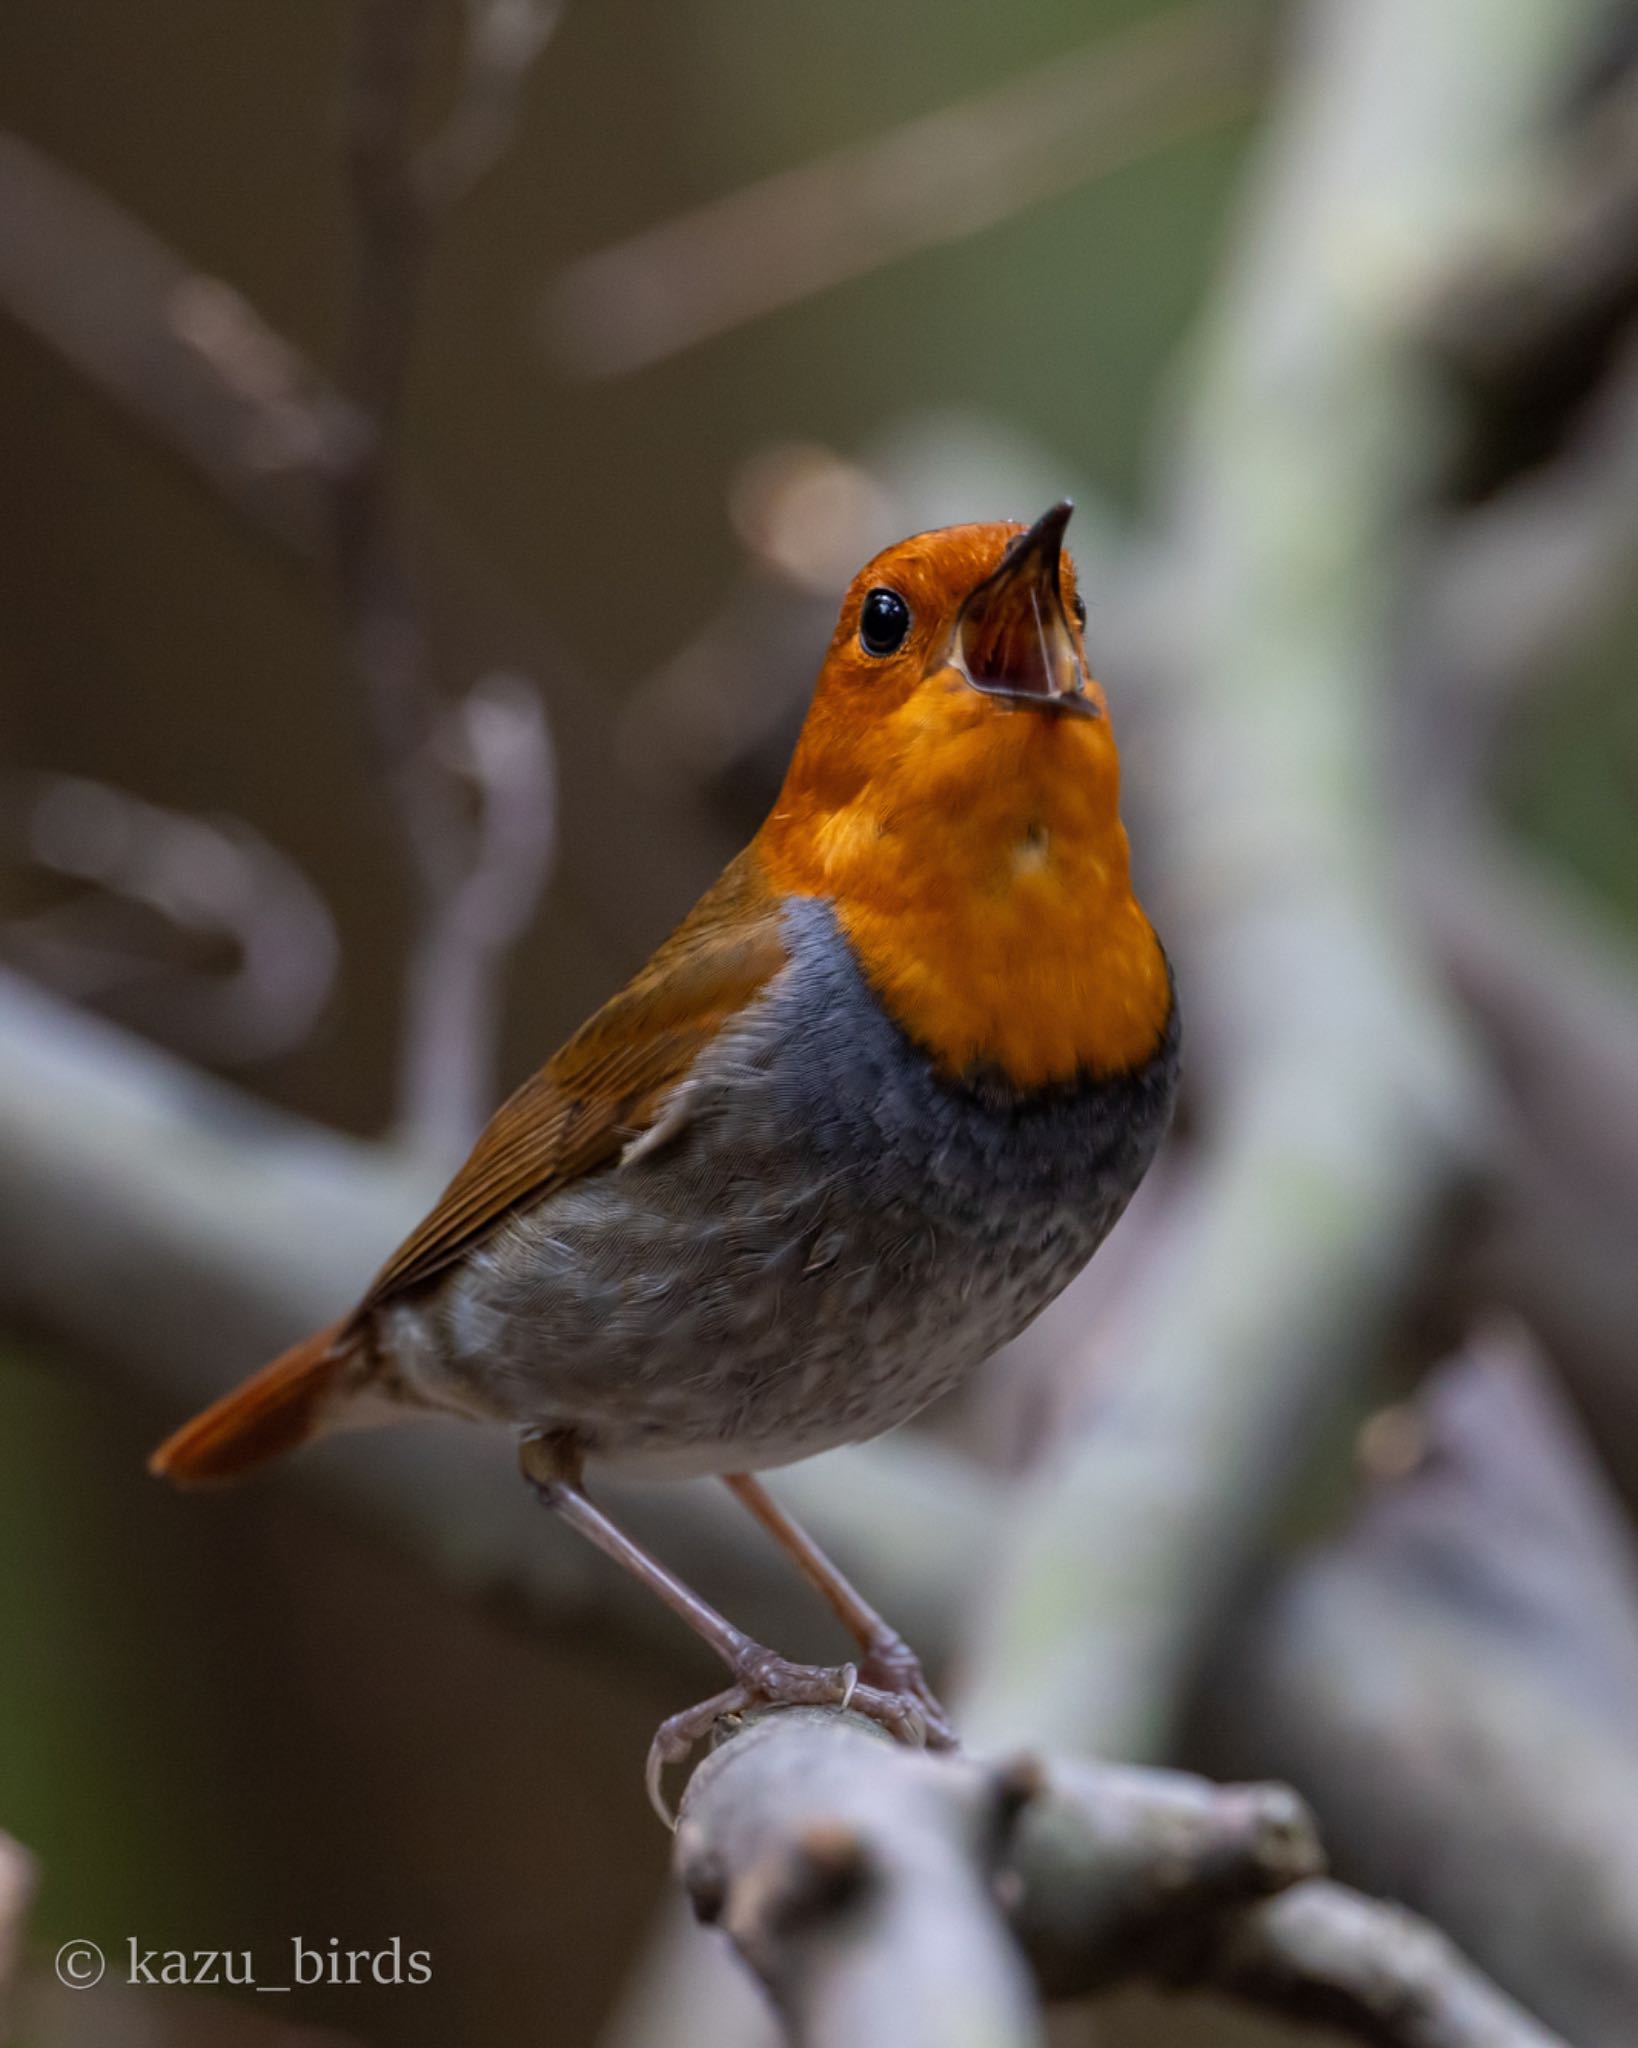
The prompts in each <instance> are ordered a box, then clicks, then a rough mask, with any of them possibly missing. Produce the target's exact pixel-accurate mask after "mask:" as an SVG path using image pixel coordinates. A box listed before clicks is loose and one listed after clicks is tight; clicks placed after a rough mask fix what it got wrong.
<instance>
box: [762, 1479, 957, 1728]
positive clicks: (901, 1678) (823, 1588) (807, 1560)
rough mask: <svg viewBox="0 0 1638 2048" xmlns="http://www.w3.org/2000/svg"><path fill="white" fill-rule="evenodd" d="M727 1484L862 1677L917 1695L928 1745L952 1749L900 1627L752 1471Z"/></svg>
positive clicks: (944, 1719)
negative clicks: (802, 1582) (840, 1635)
mask: <svg viewBox="0 0 1638 2048" xmlns="http://www.w3.org/2000/svg"><path fill="white" fill-rule="evenodd" d="M723 1484H724V1485H725V1486H726V1487H727V1488H728V1491H729V1492H730V1493H731V1494H733V1495H734V1497H735V1498H736V1499H737V1500H740V1501H743V1502H744V1504H745V1506H746V1507H748V1508H749V1509H750V1511H751V1513H752V1514H753V1515H755V1516H756V1518H757V1520H758V1521H759V1522H760V1523H761V1524H762V1526H763V1528H764V1529H766V1530H767V1532H768V1534H769V1535H770V1536H772V1538H773V1539H774V1541H775V1542H776V1543H777V1544H778V1545H779V1547H780V1549H781V1550H783V1551H784V1552H785V1554H786V1556H787V1557H789V1558H790V1560H791V1561H792V1563H793V1564H794V1565H795V1566H796V1568H797V1570H798V1571H799V1572H800V1573H801V1574H802V1576H803V1578H805V1579H806V1580H807V1581H808V1583H809V1585H811V1586H812V1587H814V1588H815V1590H816V1591H817V1592H818V1593H819V1594H820V1595H821V1596H822V1597H823V1599H824V1600H825V1603H826V1605H827V1606H828V1607H829V1608H830V1611H831V1612H832V1614H834V1615H835V1616H836V1619H837V1620H838V1621H839V1622H840V1623H841V1624H842V1626H843V1628H845V1629H846V1630H847V1632H848V1634H849V1635H850V1636H852V1638H853V1640H854V1641H855V1642H856V1643H857V1644H858V1646H859V1648H860V1649H861V1650H862V1651H863V1652H864V1655H863V1657H862V1658H861V1660H860V1663H859V1678H860V1681H861V1682H862V1683H863V1684H865V1685H869V1686H874V1687H875V1688H877V1689H878V1690H879V1691H882V1692H896V1693H902V1694H904V1695H905V1696H906V1697H907V1698H909V1699H913V1700H914V1701H915V1703H916V1705H917V1707H918V1708H919V1709H920V1710H921V1716H922V1719H923V1720H924V1721H925V1723H926V1724H927V1741H928V1745H929V1747H930V1748H933V1749H954V1748H955V1747H956V1732H955V1728H954V1726H953V1725H952V1723H951V1720H950V1717H949V1715H948V1714H947V1713H946V1712H945V1710H944V1708H943V1706H942V1705H941V1704H940V1703H939V1700H938V1696H937V1695H936V1694H935V1693H934V1691H933V1689H932V1687H931V1686H930V1685H929V1684H928V1683H927V1677H926V1674H925V1672H923V1670H922V1668H921V1659H920V1658H919V1657H918V1656H917V1655H916V1653H915V1651H914V1650H912V1649H911V1647H910V1645H909V1644H908V1643H907V1642H906V1641H905V1640H904V1638H903V1636H901V1635H900V1634H899V1632H898V1630H897V1629H896V1628H894V1627H893V1626H892V1625H891V1624H890V1623H889V1622H887V1621H886V1620H884V1619H883V1617H882V1616H881V1615H880V1614H878V1613H877V1612H876V1610H875V1608H874V1607H872V1606H871V1604H870V1602H869V1601H868V1600H867V1599H866V1598H865V1597H864V1595H863V1594H862V1593H861V1592H860V1591H859V1590H858V1588H857V1587H856V1586H854V1585H853V1584H852V1582H851V1581H850V1580H848V1579H846V1578H844V1577H843V1575H842V1573H841V1571H840V1570H839V1569H838V1567H837V1566H836V1565H835V1564H833V1563H832V1562H831V1560H830V1559H829V1558H828V1557H827V1556H826V1555H825V1553H824V1552H823V1551H822V1550H821V1549H820V1548H819V1546H818V1544H817V1543H815V1542H814V1540H813V1538H812V1537H811V1536H810V1535H809V1534H808V1532H807V1530H806V1529H804V1528H803V1527H802V1525H801V1523H800V1522H797V1521H795V1520H794V1519H793V1518H792V1517H791V1516H790V1515H788V1514H787V1513H786V1512H785V1510H784V1509H783V1508H782V1507H781V1506H780V1505H779V1503H778V1501H776V1500H775V1499H774V1497H773V1495H772V1494H771V1493H770V1492H769V1491H768V1489H767V1488H766V1487H765V1486H764V1485H763V1484H762V1482H761V1480H760V1479H755V1478H753V1477H752V1476H751V1474H750V1473H749V1472H728V1473H725V1474H724V1475H723Z"/></svg>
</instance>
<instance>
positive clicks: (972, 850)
mask: <svg viewBox="0 0 1638 2048" xmlns="http://www.w3.org/2000/svg"><path fill="white" fill-rule="evenodd" d="M942 715H943V718H944V723H945V726H946V727H947V728H948V729H947V730H941V731H940V733H939V734H938V736H937V744H936V746H931V747H930V746H929V745H928V744H927V735H926V733H925V732H921V733H919V734H918V735H917V739H918V744H917V745H916V746H915V747H914V748H907V749H906V752H905V755H904V756H903V758H906V759H913V760H914V762H915V772H914V774H900V775H897V776H895V775H890V774H889V775H883V774H877V775H872V776H870V777H868V778H866V779H864V780H863V782H862V783H861V784H860V785H859V786H856V787H855V788H854V789H853V790H851V791H850V792H848V793H847V794H846V795H845V796H844V797H842V799H841V800H840V801H836V802H833V803H830V804H825V803H821V802H817V801H815V800H814V795H815V793H814V792H813V791H811V790H809V791H804V789H803V787H802V784H801V779H800V777H798V778H796V783H795V786H794V787H791V788H788V789H787V792H786V796H785V798H783V799H782V801H781V803H780V805H779V806H778V807H777V808H776V809H775V811H774V814H773V816H772V817H771V818H770V819H769V821H768V824H767V825H766V826H765V827H764V829H763V833H762V836H761V840H760V842H759V844H760V851H761V853H762V857H763V860H764V861H765V863H766V865H767V870H768V874H769V877H770V879H771V880H772V881H773V883H774V885H775V887H776V888H779V889H781V890H788V891H791V892H793V893H796V894H799V895H812V896H822V897H825V898H827V899H829V900H830V901H831V902H833V903H834V904H835V906H836V911H837V916H838V920H839V922H840V924H841V926H842V929H843V930H844V931H845V932H846V933H847V935H848V938H849V940H850V941H851V942H852V945H853V947H854V950H855V953H856V954H857V956H858V959H859V963H860V965H861V967H862V968H863V970H864V972H865V974H866V976H867V977H868V978H869V980H870V982H871V985H872V986H873V987H874V988H875V990H876V992H877V993H878V995H879V996H880V997H881V999H882V1001H883V1003H884V1005H885V1006H886V1008H887V1009H888V1011H889V1012H890V1013H891V1014H892V1016H893V1017H894V1018H895V1019H896V1020H897V1021H898V1022H899V1023H900V1024H901V1025H902V1026H903V1027H904V1029H905V1030H906V1031H907V1032H908V1033H909V1034H910V1035H911V1037H913V1038H914V1039H915V1040H916V1041H917V1042H918V1043H919V1044H921V1045H922V1046H924V1047H925V1048H926V1049H927V1051H928V1052H929V1053H930V1054H931V1055H932V1056H933V1058H934V1059H935V1060H936V1061H937V1063H938V1065H939V1066H940V1067H941V1068H942V1069H943V1070H944V1071H946V1072H948V1073H951V1074H959V1073H963V1072H966V1071H968V1070H970V1069H972V1068H974V1067H977V1066H988V1067H993V1068H997V1069H999V1070H1000V1071H1001V1072H1002V1073H1003V1074H1005V1075H1006V1077H1007V1078H1008V1079H1009V1080H1010V1081H1011V1082H1013V1084H1014V1085H1015V1086H1017V1087H1020V1088H1035V1087H1041V1086H1044V1085H1047V1084H1050V1083H1052V1082H1055V1081H1064V1080H1068V1079H1070V1078H1071V1077H1072V1076H1074V1075H1075V1074H1077V1073H1084V1072H1090V1073H1093V1074H1100V1075H1106V1074H1112V1073H1118V1072H1122V1071H1124V1070H1127V1069H1129V1068H1132V1067H1135V1066H1138V1065H1140V1064H1141V1063H1142V1062H1143V1061H1145V1060H1146V1059H1148V1058H1149V1057H1150V1056H1151V1055H1152V1054H1153V1053H1154V1051H1155V1050H1156V1048H1157V1047H1158V1045H1159V1043H1160V1040H1161V1037H1162V1034H1163V1032H1164V1029H1165V1025H1166V1020H1167V1015H1168V1012H1169V1009H1170V1004H1171V991H1170V982H1169V978H1168V975H1167V971H1166V964H1165V959H1164V956H1163V955H1162V952H1161V949H1160V945H1159V942H1158V940H1157V939H1156V937H1155V934H1154V931H1153V929H1152V927H1151V926H1150V924H1149V921H1148V919H1147V918H1146V917H1145V915H1144V913H1143V911H1142V909H1141V908H1140V906H1139V905H1138V902H1137V900H1136V898H1135V897H1134V896H1133V894H1132V890H1131V883H1130V875H1129V868H1128V859H1127V845H1126V835H1125V832H1124V830H1123V829H1122V827H1121V824H1120V820H1119V816H1118V810H1117V805H1116V789H1115V784H1116V781H1117V779H1118V769H1117V767H1116V764H1115V756H1114V750H1113V745H1112V743H1111V742H1110V741H1109V738H1108V732H1107V726H1106V725H1104V724H1103V723H1102V721H1099V722H1098V723H1097V724H1093V723H1092V722H1090V721H1087V722H1070V721H1060V720H1054V719H1051V718H1043V717H1041V716H1039V715H1037V714H1034V713H1029V712H1019V713H1013V714H1010V715H1008V714H1002V715H1000V717H999V718H998V716H997V714H996V713H995V712H994V711H993V710H992V709H991V708H990V707H988V706H978V707H975V708H974V709H973V711H972V714H971V715H970V716H967V715H963V716H961V717H960V718H957V719H951V717H950V715H949V711H948V708H947V707H946V708H945V709H944V711H943V714H942Z"/></svg>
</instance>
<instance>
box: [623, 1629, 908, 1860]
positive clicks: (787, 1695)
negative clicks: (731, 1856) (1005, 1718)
mask: <svg viewBox="0 0 1638 2048" xmlns="http://www.w3.org/2000/svg"><path fill="white" fill-rule="evenodd" d="M929 1702H931V1705H932V1709H933V1713H935V1714H937V1715H938V1716H939V1718H940V1720H941V1721H942V1709H941V1708H939V1706H938V1703H937V1701H936V1700H933V1698H932V1695H931V1694H930V1693H927V1694H926V1697H925V1699H923V1698H922V1697H921V1696H920V1695H919V1694H917V1693H912V1692H910V1691H908V1690H901V1689H899V1688H897V1687H893V1688H888V1687H882V1686H875V1685H868V1684H866V1683H865V1682H864V1680H863V1678H862V1677H861V1675H860V1673H859V1670H858V1668H857V1667H856V1666H855V1665H852V1664H843V1665H841V1666H840V1667H839V1668H837V1669H835V1670H827V1669H825V1668H823V1667H822V1666H815V1665H811V1664H789V1663H787V1662H786V1661H785V1659H784V1658H783V1657H776V1656H774V1655H773V1654H772V1652H771V1651H767V1650H758V1651H757V1652H756V1653H755V1655H754V1656H747V1657H746V1658H745V1659H744V1660H743V1662H742V1663H741V1664H740V1666H739V1683H738V1684H737V1685H733V1686H730V1687H729V1689H728V1690H727V1691H726V1692H719V1693H716V1694H714V1695H713V1696H712V1697H711V1698H710V1699H708V1700H701V1701H700V1703H699V1705H698V1706H693V1707H685V1708H684V1709H683V1710H682V1712H681V1713H679V1714H673V1715H671V1717H670V1718H669V1719H668V1720H665V1721H662V1722H661V1723H660V1725H659V1728H658V1729H657V1730H656V1731H655V1735H654V1740H653V1741H652V1742H651V1743H650V1744H649V1748H648V1762H647V1765H646V1767H645V1769H644V1773H643V1783H644V1785H645V1787H646V1788H647V1791H648V1802H649V1804H650V1806H652V1807H653V1809H654V1811H655V1812H656V1813H657V1814H658V1815H659V1817H660V1819H661V1821H662V1822H663V1823H664V1825H665V1826H666V1827H667V1828H668V1829H671V1830H673V1831H674V1830H675V1828H676V1825H677V1817H676V1815H675V1814H674V1813H673V1812H672V1810H671V1808H670V1806H669V1805H668V1804H667V1802H666V1797H665V1773H666V1771H667V1770H668V1769H669V1768H670V1767H671V1765H673V1764H682V1763H686V1762H687V1761H688V1758H689V1757H690V1756H691V1755H692V1753H693V1751H694V1749H695V1748H696V1746H697V1745H698V1744H699V1743H701V1742H703V1741H704V1740H705V1738H706V1737H707V1736H708V1735H709V1734H710V1733H711V1731H712V1729H713V1728H715V1727H716V1726H717V1724H718V1723H719V1722H721V1721H725V1720H727V1719H728V1718H729V1716H730V1715H733V1714H743V1713H746V1712H748V1711H749V1710H750V1709H751V1708H752V1707H840V1708H842V1709H843V1710H844V1711H845V1710H848V1709H851V1710H852V1712H854V1713H855V1714H864V1715H866V1716H867V1717H868V1718H869V1719H870V1720H872V1721H874V1722H875V1723H876V1724H877V1726H878V1727H880V1728H883V1729H885V1730H886V1731H887V1733H888V1734H889V1735H891V1736H892V1737H893V1738H894V1739H895V1740H896V1741H898V1742H902V1743H904V1744H906V1745H907V1746H908V1747H910V1748H913V1749H921V1748H925V1747H926V1746H927V1744H928V1742H929V1740H930V1739H931V1736H930V1730H931V1727H932V1715H931V1714H929V1712H928V1703H929ZM944 1725H945V1726H946V1727H947V1726H948V1724H947V1723H945V1724H944ZM941 1746H947V1745H941Z"/></svg>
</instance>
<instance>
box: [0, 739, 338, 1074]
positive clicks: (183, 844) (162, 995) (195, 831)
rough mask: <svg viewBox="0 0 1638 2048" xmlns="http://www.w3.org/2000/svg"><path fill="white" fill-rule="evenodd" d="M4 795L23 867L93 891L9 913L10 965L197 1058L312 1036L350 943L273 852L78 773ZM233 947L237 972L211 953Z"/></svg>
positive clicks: (4, 924)
mask: <svg viewBox="0 0 1638 2048" xmlns="http://www.w3.org/2000/svg"><path fill="white" fill-rule="evenodd" d="M5 794H6V796H7V798H8V801H7V802H6V803H5V805H4V806H3V809H0V817H3V820H4V823H5V825H6V826H8V827H10V828H11V829H12V830H13V831H15V832H16V834H17V835H18V838H19V840H20V846H19V851H20V852H21V854H22V856H23V858H24V859H25V860H26V861H27V863H28V864H30V865H31V866H33V867H34V868H36V869H38V870H39V871H40V872H41V873H44V874H49V875H51V876H53V877H56V878H59V879H61V880H65V881H70V882H75V883H79V884H83V885H85V887H84V891H83V892H82V893H80V894H78V895H76V896H74V897H72V898H70V899H69V900H66V901H58V902H53V903H51V904H49V905H46V906H44V907H41V908H39V909H36V910H33V911H32V912H29V913H27V914H20V915H17V916H14V917H11V918H8V919H5V920H3V921H0V951H3V952H4V953H5V954H6V956H7V957H9V959H10V960H11V961H12V962H13V963H15V964H17V965H20V966H22V967H23V968H25V969H26V970H27V971H28V972H30V973H32V974H33V975H34V976H35V977H36V978H37V979H38V980H40V981H42V982H44V983H45V984H46V986H47V987H49V988H52V989H54V990H56V992H57V993H58V994H59V995H65V996H69V997H72V998H73V999H74V1000H76V1001H79V1002H89V1003H91V1004H92V1005H94V1006H96V1007H100V1008H101V1009H103V1010H104V1011H105V1012H107V1013H109V1014H111V1015H114V1016H116V1017H117V1018H118V1019H120V1021H122V1022H125V1023H130V1024H134V1025H135V1026H136V1027H137V1028H138V1029H140V1030H143V1031H146V1032H148V1033H149V1034H150V1035H152V1036H154V1037H156V1038H158V1039H160V1040H161V1041H162V1042H164V1043H166V1044H169V1045H171V1046H173V1047H175V1048H176V1049H177V1050H179V1051H182V1052H185V1053H187V1054H189V1055H190V1056H191V1057H193V1058H195V1059H200V1060H204V1061H207V1062H218V1061H220V1062H227V1063H234V1064H247V1063H249V1062H252V1061H257V1060H266V1059H271V1058H274V1057H276V1056H277V1055H278V1054H280V1053H282V1052H286V1051H288V1050H289V1049H290V1048H292V1047H293V1046H297V1045H300V1044H302V1043H303V1041H304V1040H305V1039H306V1038H307V1036H308V1034H309V1032H310V1031H311V1030H312V1027H313V1025H314V1023H315V1022H316V1021H317V1018H318V1016H319V1013H320V1012H321V1011H322V1009H323V1007H324V1004H325V1002H326V1001H327V999H328V997H329V994H330V990H331V987H332V986H333V984H334V981H335V973H336V963H337V956H338V948H337V941H336V933H335V926H334V924H333V922H332V920H331V918H330V913H329V911H328V909H327V908H326V906H325V904H324V903H323V901H322V899H321V898H320V897H319V896H318V894H317V893H316V892H315V890H314V889H313V887H312V885H311V884H310V883H309V882H308V880H307V878H306V877H305V876H304V875H303V874H302V873H301V872H300V870H299V869H297V868H296V867H295V865H294V864H293V863H292V862H291V861H290V860H288V859H287V858H286V857H285V855H284V854H282V853H281V852H280V851H279V850H278V848H277V847H275V846H272V845H270V844H269V843H268V842H267V841H266V840H265V839H263V838H262V837H261V835H260V834H259V833H257V832H253V831H252V830H251V829H250V828H249V827H248V826H247V825H244V824H241V823H239V822H238V821H236V820H232V819H216V820H209V819H204V818H194V817H188V816H185V815H183V814H182V813H180V812H176V811H169V810H164V809H161V808H160V807H159V806H158V805H156V804H149V803H144V802H143V801H142V800H141V799H140V798H138V797H134V796H131V795H129V794H128V793H127V792H126V791H124V790H120V789H115V788H113V787H112V786H111V785H110V784H107V783H101V782H93V781H90V780H88V779H86V778H84V777H81V776H71V775H47V776H36V777H18V778H15V780H14V781H13V783H12V785H11V787H10V788H9V789H7V790H6V791H5ZM178 941H180V942H181V943H180V944H179V943H178ZM224 949H226V950H227V951H228V952H229V953H230V955H231V964H229V965H227V966H226V967H224V966H223V965H222V963H221V961H220V960H219V959H217V958H215V957H211V956H213V955H215V954H219V953H220V952H221V951H223V950H224ZM201 951H203V952H205V953H206V954H207V957H206V958H205V959H204V960H202V961H201V960H199V959H197V958H196V957H194V956H196V955H198V954H199V953H200V952H201Z"/></svg>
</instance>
